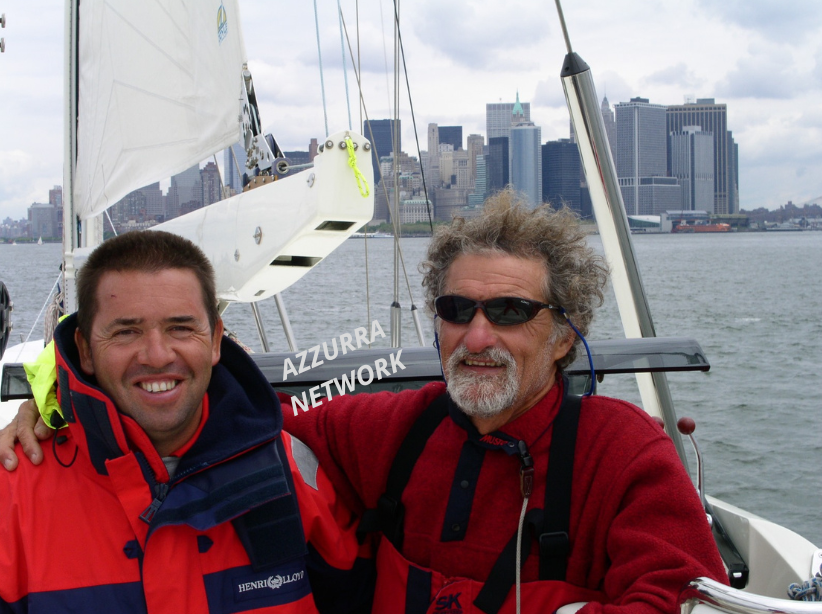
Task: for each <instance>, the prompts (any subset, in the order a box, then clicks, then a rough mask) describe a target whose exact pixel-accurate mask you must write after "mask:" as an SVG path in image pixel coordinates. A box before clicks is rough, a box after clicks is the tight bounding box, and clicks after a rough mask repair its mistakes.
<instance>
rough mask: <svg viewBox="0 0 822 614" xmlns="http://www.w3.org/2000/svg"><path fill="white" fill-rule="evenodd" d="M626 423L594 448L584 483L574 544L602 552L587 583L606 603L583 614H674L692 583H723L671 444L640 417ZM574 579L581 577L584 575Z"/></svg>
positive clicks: (703, 521)
mask: <svg viewBox="0 0 822 614" xmlns="http://www.w3.org/2000/svg"><path fill="white" fill-rule="evenodd" d="M640 411H641V410H638V409H636V412H640ZM631 422H633V424H631V428H630V430H628V429H627V426H628V425H627V424H622V425H617V429H616V430H615V431H612V432H610V433H607V432H606V433H603V435H605V437H604V440H603V441H602V442H601V444H603V445H594V446H592V450H591V451H593V449H597V448H599V449H600V450H601V456H600V457H599V459H598V462H595V463H594V465H595V466H594V468H593V472H594V475H593V477H592V479H591V481H590V482H587V484H588V485H589V486H590V488H589V489H588V492H587V493H584V494H585V496H586V497H587V499H588V501H587V505H585V509H584V511H583V512H582V514H583V515H584V516H585V518H584V519H583V520H582V521H581V523H580V525H579V528H578V535H577V537H576V539H577V540H582V541H588V540H591V542H590V543H588V544H587V548H590V550H589V551H593V552H598V551H599V552H601V551H604V553H605V557H604V558H602V559H599V560H600V562H599V563H596V562H595V563H594V564H593V565H592V566H590V567H589V568H588V569H587V570H586V571H587V574H589V575H588V577H587V578H586V579H585V582H586V583H588V584H589V585H590V584H591V583H593V582H594V581H596V580H599V581H600V582H601V588H602V590H603V591H604V592H605V594H606V597H607V601H608V604H606V605H603V604H598V603H592V604H589V605H588V606H587V607H586V608H585V610H584V614H594V613H597V614H659V613H660V612H675V611H677V610H678V607H677V599H678V597H679V593H680V591H681V590H682V588H683V586H684V585H685V583H687V582H688V581H690V580H692V579H693V578H696V577H699V576H707V577H710V578H712V579H714V580H717V581H719V582H723V583H727V578H726V575H725V571H724V566H723V564H722V560H721V558H720V556H719V552H718V550H717V547H716V544H715V542H714V539H713V536H712V534H711V530H710V527H709V525H708V522H707V518H706V515H705V512H704V510H703V508H702V504H701V502H700V500H699V497H698V496H697V493H696V490H695V488H694V486H693V483H692V482H691V479H690V477H689V476H688V474H687V472H686V471H685V468H684V467H683V465H682V463H681V461H680V460H679V457H678V456H677V454H676V452H675V449H674V446H673V445H672V443H671V441H670V439H669V438H668V437H667V435H664V434H663V433H662V432H661V431H660V430H659V428H658V427H656V426H655V425H651V424H650V421H649V420H647V417H646V416H645V415H644V414H642V416H641V420H640V423H639V424H637V423H636V422H637V421H636V419H632V420H631ZM643 423H644V424H643ZM604 430H605V431H608V430H611V429H609V428H608V427H606V428H605V429H604ZM616 431H620V432H621V433H622V434H623V435H622V436H620V432H616ZM626 431H627V433H628V434H627V435H625V433H626ZM605 440H607V442H608V443H607V445H604V444H605ZM597 456H598V454H596V453H594V454H593V457H594V458H596V457H597ZM609 465H610V466H609ZM592 504H593V506H591V505H592ZM594 514H596V516H595V515H594ZM583 531H585V532H586V533H588V534H589V535H582V534H581V533H582V532H583ZM595 558H599V557H595ZM597 567H599V569H597ZM569 572H570V570H569ZM577 572H578V573H579V575H578V576H577V577H578V578H579V577H580V576H581V575H582V573H585V572H582V570H581V569H578V570H577ZM597 576H599V578H597Z"/></svg>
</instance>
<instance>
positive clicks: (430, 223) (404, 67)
mask: <svg viewBox="0 0 822 614" xmlns="http://www.w3.org/2000/svg"><path fill="white" fill-rule="evenodd" d="M394 19H395V21H396V23H397V38H398V39H399V41H400V53H401V54H402V70H403V72H404V73H405V89H406V91H408V106H409V107H411V123H412V124H413V125H414V140H415V141H416V142H417V155H418V156H419V157H420V175H421V176H422V192H423V194H424V195H425V210H426V211H427V212H428V226H429V228H431V234H432V235H433V234H434V222H433V220H432V219H431V201H430V200H429V198H428V187H427V186H426V184H425V170H424V169H423V167H422V152H421V151H420V137H419V133H418V132H417V117H416V114H415V113H414V102H413V101H412V100H411V84H410V83H409V81H408V66H407V65H406V63H405V47H404V46H403V44H402V32H401V31H400V16H399V15H398V14H396V13H395V14H394ZM431 155H436V152H434V153H433V154H432V152H430V151H429V152H428V156H429V158H430V157H431Z"/></svg>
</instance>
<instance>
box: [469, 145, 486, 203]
mask: <svg viewBox="0 0 822 614" xmlns="http://www.w3.org/2000/svg"><path fill="white" fill-rule="evenodd" d="M484 147H485V137H484V136H482V135H481V134H469V135H468V140H467V144H466V148H465V149H466V151H467V152H468V167H469V169H470V173H471V181H472V182H473V181H476V180H477V159H478V156H481V155H482V150H483V148H484ZM482 191H483V193H484V192H485V186H483V188H482Z"/></svg>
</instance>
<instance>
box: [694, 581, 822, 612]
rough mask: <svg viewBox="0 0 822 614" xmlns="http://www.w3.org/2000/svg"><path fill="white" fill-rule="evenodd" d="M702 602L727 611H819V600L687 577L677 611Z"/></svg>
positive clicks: (821, 610) (821, 605)
mask: <svg viewBox="0 0 822 614" xmlns="http://www.w3.org/2000/svg"><path fill="white" fill-rule="evenodd" d="M699 604H705V605H709V606H712V607H714V608H717V609H719V610H721V611H723V612H728V613H729V614H822V601H791V600H789V599H776V598H774V597H764V596H762V595H755V594H753V593H746V592H744V591H740V590H737V589H735V588H731V587H730V586H725V585H724V584H720V583H719V582H716V581H715V580H711V579H709V578H697V579H695V580H691V581H690V582H689V583H688V585H687V586H686V587H685V588H684V589H683V590H682V593H680V595H679V610H680V614H691V611H692V610H693V609H694V607H695V606H697V605H699Z"/></svg>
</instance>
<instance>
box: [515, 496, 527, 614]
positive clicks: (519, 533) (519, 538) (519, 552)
mask: <svg viewBox="0 0 822 614" xmlns="http://www.w3.org/2000/svg"><path fill="white" fill-rule="evenodd" d="M528 499H530V497H525V499H524V500H523V501H522V511H521V512H520V514H519V526H518V527H517V562H516V569H515V572H516V577H517V614H520V612H521V606H522V603H521V597H520V591H519V588H520V575H521V572H520V561H521V560H522V526H523V525H524V524H525V508H527V507H528Z"/></svg>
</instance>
